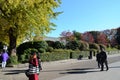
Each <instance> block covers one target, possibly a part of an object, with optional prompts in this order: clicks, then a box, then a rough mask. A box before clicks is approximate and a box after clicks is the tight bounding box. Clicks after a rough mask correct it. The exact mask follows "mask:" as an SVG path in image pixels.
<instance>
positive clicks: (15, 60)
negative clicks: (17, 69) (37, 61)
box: [8, 56, 18, 65]
mask: <svg viewBox="0 0 120 80" xmlns="http://www.w3.org/2000/svg"><path fill="white" fill-rule="evenodd" d="M15 64H18V57H17V56H10V57H9V59H8V65H15Z"/></svg>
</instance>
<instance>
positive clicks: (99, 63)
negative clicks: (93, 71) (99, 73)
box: [96, 51, 101, 68]
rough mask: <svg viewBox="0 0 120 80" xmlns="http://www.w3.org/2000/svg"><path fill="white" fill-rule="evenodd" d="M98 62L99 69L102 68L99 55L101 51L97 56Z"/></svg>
mask: <svg viewBox="0 0 120 80" xmlns="http://www.w3.org/2000/svg"><path fill="white" fill-rule="evenodd" d="M96 61H97V63H98V68H100V65H101V62H100V53H99V51H98V52H97V55H96Z"/></svg>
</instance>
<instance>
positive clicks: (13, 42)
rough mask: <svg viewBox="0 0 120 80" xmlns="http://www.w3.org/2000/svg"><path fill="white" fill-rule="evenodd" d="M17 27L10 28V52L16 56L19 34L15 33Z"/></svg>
mask: <svg viewBox="0 0 120 80" xmlns="http://www.w3.org/2000/svg"><path fill="white" fill-rule="evenodd" d="M15 32H16V31H15V28H10V29H9V40H10V42H9V54H10V56H16V41H17V34H16V33H15Z"/></svg>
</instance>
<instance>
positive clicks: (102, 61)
mask: <svg viewBox="0 0 120 80" xmlns="http://www.w3.org/2000/svg"><path fill="white" fill-rule="evenodd" d="M100 50H101V52H100V64H101V70H100V71H103V70H104V64H105V66H106V71H107V70H108V69H109V67H108V62H107V54H106V52H105V51H104V48H101V49H100Z"/></svg>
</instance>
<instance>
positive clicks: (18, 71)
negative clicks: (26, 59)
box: [2, 70, 26, 75]
mask: <svg viewBox="0 0 120 80" xmlns="http://www.w3.org/2000/svg"><path fill="white" fill-rule="evenodd" d="M25 71H26V70H3V71H2V72H5V73H4V74H5V75H14V74H20V73H25Z"/></svg>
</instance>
